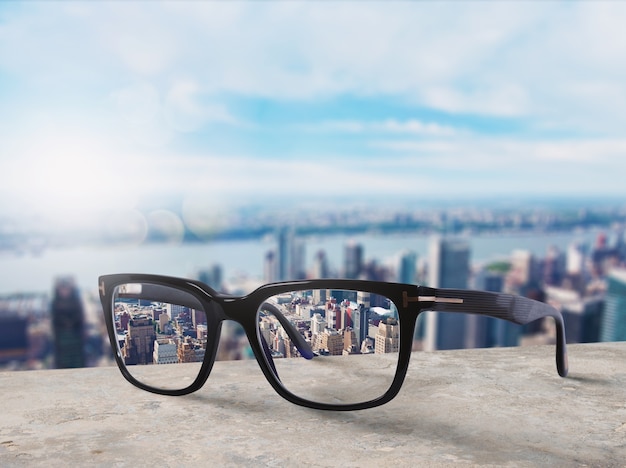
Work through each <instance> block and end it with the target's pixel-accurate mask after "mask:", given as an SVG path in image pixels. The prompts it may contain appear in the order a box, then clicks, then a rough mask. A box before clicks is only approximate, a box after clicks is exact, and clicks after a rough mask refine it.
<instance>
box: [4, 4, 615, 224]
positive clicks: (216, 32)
mask: <svg viewBox="0 0 626 468" xmlns="http://www.w3.org/2000/svg"><path fill="white" fill-rule="evenodd" d="M625 13H626V6H624V5H623V4H620V3H617V2H593V3H589V2H574V3H571V2H565V1H563V2H560V1H559V2H549V3H507V4H497V3H484V2H475V3H474V2H468V3H464V4H459V3H458V2H450V3H446V2H441V3H419V2H418V3H403V2H400V3H394V4H392V5H387V4H382V3H367V4H366V5H359V6H356V5H353V4H350V3H340V4H336V5H331V4H315V3H313V4H307V3H305V4H284V3H276V4H265V3H262V4H254V3H251V4H247V3H243V4H222V3H207V4H202V3H197V2H189V3H182V2H176V3H175V4H172V3H144V2H139V3H126V2H124V3H118V2H97V3H93V4H76V3H66V2H56V3H55V2H27V3H18V2H4V3H2V4H1V5H0V44H1V45H3V46H4V47H0V102H1V103H2V106H0V122H2V125H0V155H1V156H0V172H1V173H2V174H4V175H5V179H4V183H3V185H2V188H0V190H1V191H2V197H3V200H5V201H4V202H3V203H2V204H1V205H0V215H5V214H7V213H39V214H44V215H46V216H48V217H50V218H52V219H57V220H58V221H59V222H61V221H62V222H63V223H66V224H70V225H73V223H77V222H78V220H80V219H83V218H84V217H85V216H90V215H94V213H101V212H102V211H106V210H108V209H111V208H114V207H119V206H124V207H131V208H132V207H135V206H137V205H138V204H139V203H141V202H142V201H145V200H146V199H148V200H150V199H152V200H154V199H167V198H168V197H170V196H177V197H181V198H182V199H184V200H186V203H187V204H188V205H193V206H192V208H193V209H197V210H203V211H206V212H214V211H215V210H216V209H223V210H225V211H228V210H229V208H230V207H231V206H232V205H233V204H242V203H243V204H246V203H249V202H250V200H253V199H254V200H255V201H258V200H266V199H273V200H276V199H282V201H283V202H284V203H288V202H289V201H291V200H294V199H299V200H305V201H306V200H309V201H310V202H311V203H315V202H316V201H320V202H321V203H324V202H325V201H328V200H343V199H347V198H349V199H351V200H355V199H356V200H359V199H360V200H366V201H368V202H372V201H373V200H376V199H380V198H381V197H382V198H387V197H390V198H393V197H396V198H404V199H407V198H409V199H413V200H415V199H420V198H423V199H429V200H430V199H433V198H438V197H442V198H447V199H452V200H455V199H456V200H465V199H466V197H468V196H472V197H485V198H497V199H516V198H517V197H519V196H544V197H545V196H548V197H549V196H558V197H563V198H567V197H581V198H584V197H590V198H592V197H607V196H608V197H623V196H624V195H625V194H626V189H625V188H624V185H623V183H622V180H621V177H620V175H621V174H622V173H624V171H625V170H626V166H625V165H626V159H624V158H623V154H624V152H625V151H626V139H624V135H623V128H624V124H625V123H626V113H625V112H624V109H626V106H625V105H624V104H625V102H626V92H625V90H624V86H623V75H624V65H623V60H622V57H623V56H624V52H625V51H626V43H625V42H624V41H623V39H622V38H623V34H622V33H621V23H622V21H621V18H623V17H624V14H625Z"/></svg>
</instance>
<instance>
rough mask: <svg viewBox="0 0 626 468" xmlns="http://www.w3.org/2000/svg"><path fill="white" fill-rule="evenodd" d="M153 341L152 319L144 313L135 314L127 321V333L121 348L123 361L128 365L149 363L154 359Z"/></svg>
mask: <svg viewBox="0 0 626 468" xmlns="http://www.w3.org/2000/svg"><path fill="white" fill-rule="evenodd" d="M155 341H156V332H155V330H154V323H153V321H152V319H151V318H150V317H148V316H146V315H135V316H134V317H133V318H132V319H131V320H130V322H128V334H127V335H126V338H125V341H124V347H123V348H122V356H123V357H124V362H125V363H126V364H129V365H134V364H151V363H152V362H153V361H154V358H153V355H154V342H155Z"/></svg>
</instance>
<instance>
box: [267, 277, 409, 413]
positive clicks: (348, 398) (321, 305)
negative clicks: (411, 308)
mask: <svg viewBox="0 0 626 468" xmlns="http://www.w3.org/2000/svg"><path fill="white" fill-rule="evenodd" d="M397 311H398V309H397V307H396V305H395V304H394V303H393V302H392V301H391V300H390V299H389V298H387V297H384V296H380V295H376V294H372V293H369V292H365V291H353V290H328V289H323V290H322V289H317V290H309V291H293V292H289V293H284V294H280V295H276V296H272V297H270V298H269V299H267V300H266V301H265V303H264V304H263V305H261V307H260V308H259V310H258V312H257V324H258V329H257V335H258V339H259V341H260V343H261V346H262V347H263V348H264V349H265V357H266V360H267V361H268V364H270V367H271V368H272V369H274V370H275V373H276V375H277V377H278V379H279V380H280V382H281V383H282V385H283V386H284V387H285V388H286V389H287V390H288V391H289V392H291V393H292V394H294V395H296V396H298V397H300V398H303V399H305V400H309V401H311V402H315V403H324V404H335V405H346V404H355V403H364V402H367V401H371V400H374V399H377V398H379V397H381V396H383V395H384V394H385V393H386V392H387V390H388V389H389V388H390V387H391V384H392V382H393V379H394V376H395V374H396V369H397V364H398V355H399V349H400V324H399V322H398V312H397ZM311 351H312V353H311Z"/></svg>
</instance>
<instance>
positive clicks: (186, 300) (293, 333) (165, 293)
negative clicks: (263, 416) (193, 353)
mask: <svg viewBox="0 0 626 468" xmlns="http://www.w3.org/2000/svg"><path fill="white" fill-rule="evenodd" d="M118 296H119V297H121V298H126V299H144V300H149V301H152V302H166V303H168V304H178V305H181V306H185V307H189V308H190V309H196V310H204V307H203V305H202V304H201V303H200V301H199V300H197V299H196V298H195V297H193V296H191V295H190V294H189V293H186V292H184V291H179V290H177V289H173V288H162V287H160V286H158V285H152V284H142V285H141V292H129V293H122V292H120V293H118ZM263 307H264V308H265V309H269V310H270V311H271V312H272V313H273V314H274V316H275V317H276V318H277V319H278V321H279V322H280V324H281V325H282V326H283V328H284V329H285V331H286V332H287V335H288V336H289V339H291V341H292V342H293V343H294V344H295V345H296V348H298V351H300V354H301V355H302V357H304V358H305V359H312V358H313V357H314V356H315V353H314V352H313V350H312V349H311V346H310V345H309V343H307V342H306V340H305V339H304V337H303V336H302V335H301V334H300V333H299V332H298V330H296V329H295V328H294V327H293V325H292V324H291V322H289V320H287V318H286V317H285V316H284V315H283V314H282V313H281V311H280V309H279V308H278V307H276V306H274V305H273V304H270V303H269V302H265V303H263Z"/></svg>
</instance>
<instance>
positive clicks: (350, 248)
mask: <svg viewBox="0 0 626 468" xmlns="http://www.w3.org/2000/svg"><path fill="white" fill-rule="evenodd" d="M344 253H345V258H344V261H345V264H344V276H345V277H346V278H349V279H356V278H358V277H359V275H360V274H361V271H362V270H363V246H362V245H361V244H357V243H356V242H354V241H350V242H348V243H347V244H346V246H345V249H344Z"/></svg>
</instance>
